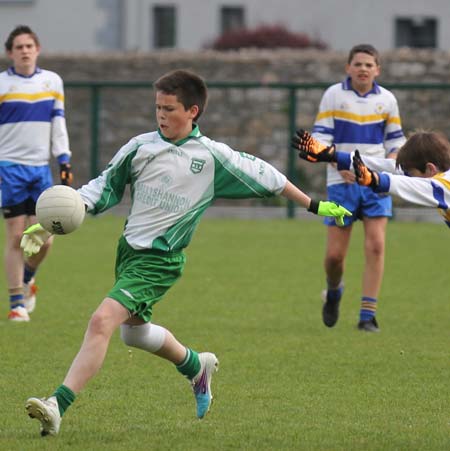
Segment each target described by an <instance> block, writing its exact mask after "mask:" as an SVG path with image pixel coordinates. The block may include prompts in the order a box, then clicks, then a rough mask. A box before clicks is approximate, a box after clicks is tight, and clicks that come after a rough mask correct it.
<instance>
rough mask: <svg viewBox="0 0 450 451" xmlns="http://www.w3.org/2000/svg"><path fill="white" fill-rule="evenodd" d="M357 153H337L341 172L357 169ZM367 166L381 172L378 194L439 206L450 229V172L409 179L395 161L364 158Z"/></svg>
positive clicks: (417, 203)
mask: <svg viewBox="0 0 450 451" xmlns="http://www.w3.org/2000/svg"><path fill="white" fill-rule="evenodd" d="M353 155H354V153H353V152H352V153H350V154H347V153H345V154H344V153H340V152H338V153H337V154H336V156H337V160H338V168H339V169H347V170H351V169H353V165H352V159H353ZM362 160H363V162H364V164H365V165H366V166H367V167H369V168H370V169H372V170H375V171H377V172H378V173H379V176H380V182H379V186H378V188H377V189H376V192H378V193H389V194H393V195H394V196H397V197H399V198H400V199H403V200H405V201H407V202H410V203H412V204H416V205H422V206H424V207H436V208H437V209H438V212H439V214H440V215H441V216H442V217H443V218H444V221H445V223H446V224H447V225H448V226H449V227H450V169H449V170H447V171H445V172H440V173H438V174H436V175H434V176H433V177H429V178H425V177H423V178H422V177H409V176H407V175H405V173H404V172H403V170H402V168H399V167H396V165H395V161H394V160H392V159H387V158H376V157H375V158H374V157H367V156H363V157H362Z"/></svg>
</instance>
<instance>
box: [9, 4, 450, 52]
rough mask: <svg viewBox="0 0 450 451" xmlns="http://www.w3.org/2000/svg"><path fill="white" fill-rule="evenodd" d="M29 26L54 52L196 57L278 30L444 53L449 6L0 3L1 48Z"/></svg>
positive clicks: (345, 45)
mask: <svg viewBox="0 0 450 451" xmlns="http://www.w3.org/2000/svg"><path fill="white" fill-rule="evenodd" d="M18 24H26V25H29V26H31V27H32V28H33V29H34V30H35V31H36V32H37V34H38V35H39V37H40V39H41V41H42V45H43V48H44V50H45V51H46V52H48V53H54V52H89V53H95V52H104V51H114V50H128V51H144V52H146V51H151V50H154V49H158V48H176V49H182V50H200V49H202V48H204V47H205V46H206V45H207V44H208V43H211V42H212V41H213V40H214V39H215V38H217V37H218V36H220V35H221V34H222V32H223V31H225V30H229V29H232V28H236V27H247V28H255V27H257V26H258V25H262V24H265V25H283V26H285V27H286V28H287V29H288V30H290V31H292V32H303V33H306V34H308V35H309V36H310V37H312V38H314V39H320V40H322V41H323V42H325V44H327V45H328V47H329V48H331V49H335V50H344V51H345V50H348V49H349V48H350V47H351V46H353V45H354V44H356V43H362V42H367V43H371V44H373V45H374V46H375V47H377V48H378V49H379V50H381V51H386V50H389V49H393V48H396V47H401V46H410V47H431V48H437V49H442V50H446V49H447V47H448V43H450V5H449V2H448V0H428V1H427V2H424V1H423V0H377V1H372V0H168V1H166V0H77V1H73V0H0V29H1V30H2V35H3V36H2V37H1V38H2V39H3V42H4V40H5V39H6V36H7V34H8V33H9V31H11V30H12V29H13V28H14V27H15V26H16V25H18Z"/></svg>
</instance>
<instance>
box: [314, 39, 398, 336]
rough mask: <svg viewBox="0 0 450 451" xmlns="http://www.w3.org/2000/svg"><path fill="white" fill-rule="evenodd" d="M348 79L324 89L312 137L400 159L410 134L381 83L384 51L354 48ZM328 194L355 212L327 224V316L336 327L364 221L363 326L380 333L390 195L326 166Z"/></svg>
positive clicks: (325, 319) (342, 147)
mask: <svg viewBox="0 0 450 451" xmlns="http://www.w3.org/2000/svg"><path fill="white" fill-rule="evenodd" d="M346 72H347V75H348V77H347V79H346V80H345V81H343V82H342V83H337V84H335V85H333V86H331V87H330V88H328V89H327V90H326V92H325V93H324V95H323V97H322V100H321V103H320V107H319V112H318V114H317V118H316V121H315V124H314V128H313V136H314V138H316V139H317V140H318V141H320V142H321V143H323V144H324V145H326V146H330V145H332V144H334V145H335V146H336V149H337V150H338V151H341V152H351V151H352V150H354V149H355V148H358V149H359V150H360V152H361V154H362V155H369V156H374V157H386V156H387V157H388V158H395V156H396V152H397V149H398V148H399V147H401V146H402V145H403V143H404V142H405V138H404V135H403V131H402V128H401V123H400V117H399V110H398V106H397V101H396V99H395V97H394V95H393V94H392V93H391V92H390V91H388V90H387V89H384V88H383V87H381V86H379V85H378V84H377V83H376V82H375V79H376V77H377V76H378V75H379V74H380V64H379V55H378V52H377V50H376V49H375V48H374V47H372V46H371V45H367V44H362V45H357V46H355V47H353V48H352V49H351V51H350V53H349V56H348V61H347V65H346ZM327 191H328V199H329V200H332V201H335V202H338V203H339V204H342V205H343V206H345V207H346V208H347V209H348V210H350V211H351V212H352V213H353V216H351V217H347V218H345V226H344V227H334V226H333V225H334V224H333V222H331V221H328V220H327V219H326V218H325V220H324V222H325V224H326V225H327V226H328V227H327V229H328V232H327V233H328V239H327V249H326V255H325V261H324V267H325V272H326V282H327V289H326V290H325V291H324V292H323V293H322V297H323V301H324V304H323V307H322V319H323V322H324V324H325V325H326V326H328V327H333V326H334V325H335V324H336V322H337V320H338V316H339V303H340V300H341V297H342V294H343V289H344V284H343V275H344V267H345V258H346V255H347V251H348V247H349V243H350V238H351V232H352V226H353V223H354V221H356V220H357V219H361V220H362V221H363V224H364V251H365V268H364V272H363V280H362V296H361V308H360V315H359V322H358V329H360V330H363V331H367V332H378V331H379V328H378V324H377V321H376V319H375V313H376V308H377V299H378V294H379V291H380V288H381V282H382V278H383V270H384V246H385V231H386V225H387V220H388V218H389V217H390V216H392V202H391V198H390V197H389V196H386V195H379V194H376V193H374V192H372V190H370V189H368V188H367V187H362V186H359V185H358V184H357V183H355V175H354V173H353V171H346V170H338V169H337V168H336V167H334V166H333V165H327Z"/></svg>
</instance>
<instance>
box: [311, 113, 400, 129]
mask: <svg viewBox="0 0 450 451" xmlns="http://www.w3.org/2000/svg"><path fill="white" fill-rule="evenodd" d="M329 117H333V118H337V119H347V120H350V121H354V122H359V123H365V122H382V121H386V122H387V123H388V124H398V125H400V118H399V117H397V116H393V117H389V115H388V114H386V113H385V114H368V115H364V116H363V115H361V114H355V113H348V112H346V111H340V110H331V111H323V112H321V113H319V114H318V115H317V117H316V121H319V120H321V119H327V118H329Z"/></svg>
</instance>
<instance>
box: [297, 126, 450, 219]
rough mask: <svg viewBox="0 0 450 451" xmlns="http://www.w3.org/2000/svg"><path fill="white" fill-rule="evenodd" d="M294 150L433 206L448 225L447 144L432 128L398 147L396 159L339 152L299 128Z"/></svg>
mask: <svg viewBox="0 0 450 451" xmlns="http://www.w3.org/2000/svg"><path fill="white" fill-rule="evenodd" d="M296 139H297V144H296V146H295V147H296V149H298V150H299V156H300V157H301V158H303V159H304V160H307V161H311V162H328V163H335V164H337V167H338V169H342V170H351V169H352V168H353V170H354V172H355V175H356V181H357V182H358V183H359V184H360V185H364V186H368V187H370V188H371V189H373V190H374V191H375V192H377V193H389V194H393V195H394V196H397V197H400V198H401V199H403V200H405V201H407V202H410V203H413V204H417V205H422V206H425V207H435V208H437V209H438V212H439V213H440V215H441V216H442V217H443V219H444V221H445V223H446V224H447V225H448V226H449V227H450V208H449V206H450V143H449V141H448V139H447V138H446V136H445V135H443V134H442V133H440V132H435V131H417V132H415V133H413V134H412V135H411V136H410V137H409V138H408V139H407V141H406V143H405V144H403V146H402V147H401V148H400V150H399V152H398V156H397V159H396V160H392V159H388V158H376V157H368V156H362V155H360V153H359V151H358V150H355V151H353V152H351V153H347V152H339V151H337V150H336V147H335V146H333V145H332V146H324V145H323V144H321V143H319V142H318V141H316V140H315V139H314V138H312V137H311V135H310V134H309V133H308V132H306V131H304V130H300V131H299V132H298V134H297V138H296Z"/></svg>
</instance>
